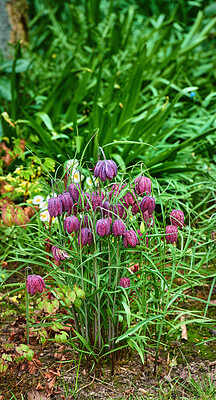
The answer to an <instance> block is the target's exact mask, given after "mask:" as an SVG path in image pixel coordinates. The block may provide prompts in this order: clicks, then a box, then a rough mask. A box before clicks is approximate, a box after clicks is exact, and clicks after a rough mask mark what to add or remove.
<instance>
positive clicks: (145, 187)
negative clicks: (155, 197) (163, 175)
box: [134, 176, 151, 196]
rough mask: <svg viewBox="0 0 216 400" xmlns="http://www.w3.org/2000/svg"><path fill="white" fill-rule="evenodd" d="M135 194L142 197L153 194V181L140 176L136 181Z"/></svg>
mask: <svg viewBox="0 0 216 400" xmlns="http://www.w3.org/2000/svg"><path fill="white" fill-rule="evenodd" d="M134 182H135V184H136V186H135V192H136V193H137V194H138V195H139V196H140V195H142V194H144V193H146V194H151V179H149V178H147V177H146V176H138V178H136V179H135V181H134Z"/></svg>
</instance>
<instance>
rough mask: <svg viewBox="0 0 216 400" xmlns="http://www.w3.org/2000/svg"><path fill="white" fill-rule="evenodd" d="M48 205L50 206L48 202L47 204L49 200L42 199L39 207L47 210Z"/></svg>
mask: <svg viewBox="0 0 216 400" xmlns="http://www.w3.org/2000/svg"><path fill="white" fill-rule="evenodd" d="M47 207H48V204H47V202H46V201H42V202H41V203H40V204H39V208H40V209H41V210H42V209H43V210H44V211H45V210H47Z"/></svg>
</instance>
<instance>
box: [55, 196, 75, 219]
mask: <svg viewBox="0 0 216 400" xmlns="http://www.w3.org/2000/svg"><path fill="white" fill-rule="evenodd" d="M58 198H59V199H60V200H61V202H62V211H63V212H64V211H66V212H67V213H68V214H71V211H72V208H73V200H72V198H71V196H70V193H68V192H66V191H65V192H64V193H62V194H60V195H59V196H58Z"/></svg>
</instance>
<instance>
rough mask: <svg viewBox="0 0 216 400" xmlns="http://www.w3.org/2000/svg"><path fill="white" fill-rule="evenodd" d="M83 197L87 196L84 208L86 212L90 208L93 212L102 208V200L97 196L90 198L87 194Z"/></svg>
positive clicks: (93, 195)
mask: <svg viewBox="0 0 216 400" xmlns="http://www.w3.org/2000/svg"><path fill="white" fill-rule="evenodd" d="M85 195H87V198H88V200H87V202H86V206H85V208H86V210H87V211H88V210H90V209H91V208H92V209H93V211H96V209H97V208H98V207H101V206H102V200H101V197H100V196H99V195H98V194H92V196H90V195H89V193H85ZM88 195H89V196H88Z"/></svg>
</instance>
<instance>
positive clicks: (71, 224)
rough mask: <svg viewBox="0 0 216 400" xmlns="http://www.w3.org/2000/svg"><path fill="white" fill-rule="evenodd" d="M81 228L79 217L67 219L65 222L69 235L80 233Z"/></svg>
mask: <svg viewBox="0 0 216 400" xmlns="http://www.w3.org/2000/svg"><path fill="white" fill-rule="evenodd" d="M79 228H80V221H79V219H78V218H77V217H75V216H72V217H67V218H65V220H64V230H65V231H67V232H68V233H72V232H78V230H79Z"/></svg>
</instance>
